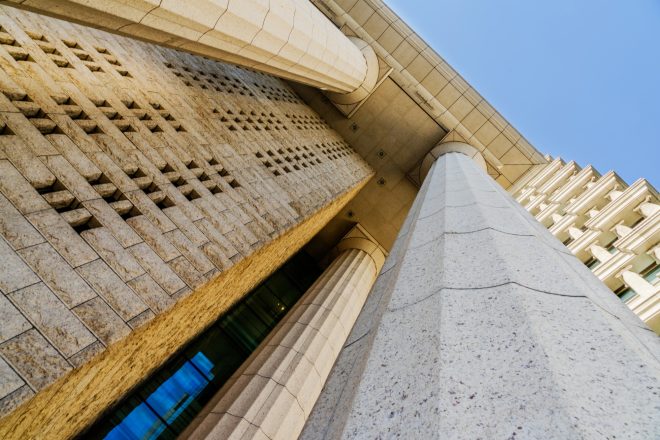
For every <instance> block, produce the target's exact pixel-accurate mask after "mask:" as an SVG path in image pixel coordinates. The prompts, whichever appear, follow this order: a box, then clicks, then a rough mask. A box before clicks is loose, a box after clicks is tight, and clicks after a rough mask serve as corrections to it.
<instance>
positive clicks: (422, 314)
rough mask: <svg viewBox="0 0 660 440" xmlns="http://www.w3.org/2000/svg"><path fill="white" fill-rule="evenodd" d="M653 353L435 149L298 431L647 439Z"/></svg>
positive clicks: (637, 332)
mask: <svg viewBox="0 0 660 440" xmlns="http://www.w3.org/2000/svg"><path fill="white" fill-rule="evenodd" d="M659 352H660V345H659V344H658V339H657V337H656V336H655V335H653V334H652V332H651V331H650V330H648V329H647V328H645V327H644V326H643V325H642V323H641V322H640V321H639V320H638V319H637V318H636V317H635V316H634V315H633V314H632V313H631V312H630V311H629V310H628V309H627V308H626V307H625V305H624V304H623V303H621V302H620V301H617V300H616V298H614V297H613V295H612V294H611V292H610V291H609V290H608V289H607V288H606V287H605V286H604V285H603V284H602V283H600V282H599V281H598V280H597V279H596V278H595V277H594V276H593V275H592V274H591V273H590V272H589V271H588V270H587V269H586V268H584V267H583V265H582V264H581V263H580V262H579V261H578V260H576V259H575V257H573V256H572V255H570V254H569V253H568V252H567V250H566V249H565V248H564V247H563V246H562V245H561V243H559V242H558V241H557V240H556V239H555V238H554V237H552V235H551V234H550V233H549V232H548V231H547V230H546V229H545V228H543V227H542V226H541V225H539V224H537V223H536V222H535V220H534V219H532V218H531V217H530V216H529V214H527V213H526V212H525V211H524V209H522V207H520V206H519V205H518V204H517V203H516V202H515V201H514V200H512V199H511V197H510V196H509V195H508V194H507V193H506V192H505V191H504V190H503V189H501V188H499V186H498V185H497V184H496V183H495V182H493V181H492V179H490V178H489V177H488V176H487V175H486V174H485V172H484V171H482V170H481V169H480V168H479V167H478V166H477V165H476V164H475V163H474V162H473V161H472V160H471V159H469V158H468V157H467V156H464V155H462V154H459V153H448V154H445V155H443V156H441V157H440V158H439V159H438V160H437V161H436V162H435V164H434V165H433V167H432V168H431V170H430V171H429V174H428V176H427V178H426V180H425V182H424V185H423V186H422V189H421V190H420V192H419V194H418V196H417V199H416V201H415V205H414V206H413V209H411V212H410V214H409V216H408V218H407V220H406V223H405V224H404V228H403V229H402V231H401V233H400V235H399V237H398V239H397V241H396V243H395V248H394V249H393V252H392V254H391V255H390V257H389V259H388V261H386V263H385V266H384V268H383V271H382V273H381V275H380V277H379V279H378V281H377V283H376V285H375V287H374V291H373V293H372V294H371V296H370V298H369V300H368V302H367V304H366V305H365V307H364V309H363V311H362V313H361V315H360V316H359V318H358V320H357V322H356V325H355V327H354V329H353V331H352V334H351V335H350V336H349V338H348V342H347V344H346V345H345V346H344V348H343V350H342V353H341V354H340V356H339V358H338V361H337V363H336V364H335V367H334V368H333V371H332V372H331V374H330V376H329V377H328V381H327V383H326V386H325V388H324V390H323V392H322V394H321V396H320V398H319V400H318V402H317V404H316V406H315V408H314V411H313V412H312V414H311V415H310V417H309V420H308V422H307V424H306V426H305V429H304V431H303V434H302V436H301V438H303V439H334V438H390V437H397V436H401V437H406V438H445V437H448V438H456V439H463V438H465V439H473V438H512V437H513V436H516V437H518V438H562V439H574V438H575V439H578V438H579V439H584V438H588V439H597V438H631V437H634V438H657V437H658V435H659V434H660V432H659V430H658V427H659V426H660V411H659V410H658V407H657V402H658V399H657V395H658V391H659V390H660V387H659V377H660V364H659V362H658V358H659V356H658V353H659Z"/></svg>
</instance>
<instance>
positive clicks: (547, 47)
mask: <svg viewBox="0 0 660 440" xmlns="http://www.w3.org/2000/svg"><path fill="white" fill-rule="evenodd" d="M385 2H386V3H387V4H388V5H389V6H390V7H391V8H392V9H393V10H394V11H395V12H396V13H397V14H399V16H401V17H402V18H403V19H404V20H405V21H406V22H407V23H408V24H409V25H410V26H411V27H412V28H413V29H414V30H415V31H416V32H417V33H418V34H419V35H420V36H421V37H422V38H423V39H424V40H426V42H427V43H428V44H429V45H430V46H432V47H433V48H434V49H435V50H436V51H437V52H438V53H439V54H440V55H441V56H442V57H443V58H444V59H445V60H447V62H448V63H449V64H450V65H452V66H453V67H454V69H456V70H457V71H458V72H459V73H460V74H461V75H462V76H463V77H464V78H465V79H466V80H467V81H468V82H469V83H470V84H471V85H472V86H473V87H474V88H475V89H477V91H478V92H479V93H480V94H481V95H482V96H483V97H484V98H486V99H487V100H488V101H489V102H490V103H491V104H492V105H493V106H494V107H495V108H496V109H497V110H498V111H499V112H500V113H501V114H502V115H503V116H504V117H505V118H506V119H507V120H508V121H509V122H510V123H511V124H512V125H513V126H514V127H516V128H517V129H518V131H520V132H521V133H522V134H523V135H524V136H525V137H526V138H527V139H528V140H529V141H530V142H531V143H532V144H533V145H534V146H535V147H536V148H537V149H538V150H539V151H541V152H542V153H549V154H551V155H553V156H555V157H556V156H561V157H562V158H564V159H566V160H567V161H568V160H575V161H576V162H578V163H579V164H580V165H582V166H585V165H587V164H588V163H591V164H593V165H594V166H595V167H596V168H597V169H598V170H599V171H600V172H601V173H605V172H606V171H608V170H610V169H614V170H615V171H616V172H617V173H619V175H620V176H621V177H623V179H624V180H626V181H627V182H628V183H632V182H633V181H635V180H636V179H638V178H639V177H646V178H647V179H648V180H649V181H651V183H653V185H654V186H655V187H656V188H657V189H660V1H658V0H552V1H550V0H546V1H540V0H385Z"/></svg>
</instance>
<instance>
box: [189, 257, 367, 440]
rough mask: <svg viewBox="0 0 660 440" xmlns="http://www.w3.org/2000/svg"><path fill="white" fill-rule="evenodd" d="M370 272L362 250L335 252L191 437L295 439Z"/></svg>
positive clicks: (359, 302)
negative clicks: (327, 265) (330, 260)
mask: <svg viewBox="0 0 660 440" xmlns="http://www.w3.org/2000/svg"><path fill="white" fill-rule="evenodd" d="M376 271H377V268H376V265H375V264H374V261H373V259H372V257H371V256H370V255H369V254H367V253H366V252H364V251H362V250H358V249H347V250H345V251H343V252H341V253H340V254H339V256H338V257H337V258H336V259H335V260H334V261H333V262H332V264H331V265H330V266H329V267H328V268H327V269H326V270H325V271H324V273H323V274H322V275H321V277H320V278H319V279H318V280H317V281H316V282H315V283H314V284H313V285H312V287H310V289H309V290H308V291H307V292H306V293H305V295H304V296H303V298H301V300H300V302H299V303H298V304H297V305H296V307H295V308H294V309H293V310H292V311H291V312H290V313H289V314H288V315H287V316H286V317H285V319H284V320H283V323H282V324H281V325H280V326H278V327H277V328H276V330H275V331H274V332H273V335H272V337H270V338H269V339H268V340H267V341H266V342H265V343H264V345H263V346H262V347H260V349H259V350H260V351H259V353H258V354H257V355H256V356H255V357H253V358H252V359H251V360H250V361H248V362H249V364H248V365H247V366H246V367H245V369H244V370H243V371H242V372H241V375H240V376H239V377H238V378H237V379H236V380H235V381H234V382H233V383H232V384H231V385H230V386H229V388H228V389H227V390H224V391H223V393H224V394H223V396H222V397H221V398H220V400H219V401H218V402H217V404H215V406H214V408H213V409H212V410H211V411H210V413H208V414H207V415H205V416H204V419H203V420H202V421H201V422H200V424H199V426H198V427H197V428H196V429H195V431H194V432H193V433H192V434H191V436H190V438H195V439H199V438H207V437H208V438H211V437H212V438H227V439H230V438H231V439H233V438H241V439H247V438H269V439H271V440H274V439H291V438H296V437H297V436H298V434H299V433H300V431H301V430H302V428H303V426H304V423H305V420H306V418H307V416H308V415H309V413H310V412H311V411H312V408H313V406H314V403H315V401H316V398H317V397H318V395H319V394H320V392H321V389H322V387H323V384H324V382H325V379H326V377H327V376H328V374H329V373H330V370H331V368H332V365H333V363H334V361H335V359H336V357H337V355H338V354H339V351H340V350H341V347H342V345H343V342H344V341H345V340H346V337H347V336H348V332H349V331H350V329H351V327H352V326H353V323H354V322H355V319H356V318H357V315H358V314H359V312H360V309H361V307H362V305H363V303H364V300H365V299H366V297H367V295H368V293H369V290H370V289H371V286H372V284H373V281H374V280H375V277H376V274H377V272H376Z"/></svg>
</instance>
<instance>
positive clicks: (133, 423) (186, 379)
mask: <svg viewBox="0 0 660 440" xmlns="http://www.w3.org/2000/svg"><path fill="white" fill-rule="evenodd" d="M193 364H194V365H193ZM213 366H214V365H213V362H211V361H210V360H209V359H208V358H207V357H206V356H205V355H204V353H202V352H198V353H197V354H196V355H195V356H193V358H192V359H191V360H190V361H186V362H185V363H184V364H183V365H182V366H181V368H179V369H178V370H177V371H176V372H175V373H174V374H172V376H170V377H169V378H168V379H167V380H166V381H165V382H163V383H162V384H161V385H160V386H159V387H158V388H157V389H156V390H155V391H154V392H153V393H151V395H150V396H149V397H148V398H147V399H146V404H145V403H142V404H140V405H138V406H137V407H135V409H133V411H131V413H130V414H129V415H128V416H127V417H126V418H124V420H122V422H121V423H120V424H119V425H117V426H116V427H115V428H114V429H113V430H112V431H110V432H109V433H108V435H107V436H106V437H105V438H106V439H140V440H142V439H155V438H158V436H159V435H160V434H161V433H162V432H163V430H165V429H166V425H165V423H163V421H165V422H166V423H167V424H172V423H173V422H174V421H175V420H176V418H177V417H179V415H180V414H181V413H182V412H183V411H184V410H185V409H186V408H187V407H188V406H189V405H190V403H191V402H193V400H194V399H195V397H197V395H199V393H201V392H202V390H204V388H205V387H206V386H207V385H208V384H209V380H211V379H213V373H212V372H211V370H212V369H213Z"/></svg>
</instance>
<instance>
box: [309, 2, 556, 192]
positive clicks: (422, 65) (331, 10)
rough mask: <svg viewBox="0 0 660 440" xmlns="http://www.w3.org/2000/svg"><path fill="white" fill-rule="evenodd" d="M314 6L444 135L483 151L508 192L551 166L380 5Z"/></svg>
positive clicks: (325, 4) (369, 3) (388, 10)
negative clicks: (372, 55) (364, 49)
mask: <svg viewBox="0 0 660 440" xmlns="http://www.w3.org/2000/svg"><path fill="white" fill-rule="evenodd" d="M312 2H313V3H314V4H315V5H316V6H317V7H318V8H319V10H321V12H323V13H324V14H325V15H326V16H327V17H328V18H330V19H331V20H332V21H333V22H334V23H335V24H336V25H337V26H338V27H340V28H341V29H342V31H344V33H346V34H349V35H356V36H358V37H359V38H362V39H363V40H365V41H367V42H368V43H369V44H370V45H371V46H372V47H373V48H374V50H375V51H376V53H377V54H378V55H379V57H381V58H382V59H384V60H385V61H386V62H387V63H388V64H389V65H390V66H392V68H393V72H392V74H391V75H390V78H391V79H392V80H393V81H394V82H395V83H396V84H398V85H399V86H400V87H401V88H402V89H403V90H405V92H406V93H407V94H408V95H409V96H410V97H411V98H412V99H413V100H414V102H415V103H416V105H417V106H418V107H419V108H420V109H421V110H422V111H424V112H425V113H427V114H428V115H429V117H430V118H431V119H433V120H435V121H436V122H437V123H438V124H439V125H440V126H441V127H443V129H444V130H445V131H451V130H454V131H456V132H457V133H458V134H460V135H461V136H462V137H463V138H465V139H466V140H467V141H468V142H469V143H470V144H472V145H474V146H475V147H476V148H478V149H479V150H480V151H481V152H482V154H483V155H484V157H485V158H486V161H487V162H488V164H489V169H488V171H489V174H491V175H492V176H493V177H494V178H495V179H496V180H497V181H498V183H500V184H501V185H502V186H503V187H504V188H508V187H510V186H511V185H512V184H513V183H514V182H515V181H516V180H517V179H518V178H520V177H521V176H522V175H523V174H524V173H525V172H526V171H527V170H528V169H529V168H530V167H531V166H532V165H534V164H543V163H547V160H546V159H545V158H544V157H543V155H541V154H540V153H539V152H538V151H537V150H536V149H535V148H534V147H533V146H532V145H531V144H530V143H529V142H528V141H527V140H526V139H525V138H524V137H523V136H521V135H520V133H518V131H517V130H516V129H515V128H514V127H513V126H511V125H510V124H509V123H508V122H507V121H506V120H505V119H504V118H503V117H502V116H501V115H500V114H499V113H498V112H497V111H495V109H494V108H493V107H492V106H491V105H490V104H488V102H486V100H484V99H483V98H482V97H481V95H479V94H478V93H477V92H476V90H474V88H472V87H471V86H470V85H469V84H468V83H467V82H466V81H465V80H464V79H463V78H462V77H461V76H460V75H459V74H458V73H457V72H456V71H454V70H453V69H452V68H451V67H450V66H449V64H447V62H445V61H444V60H443V59H442V58H441V57H440V56H439V55H438V54H437V53H436V52H435V51H434V50H433V49H432V48H431V47H429V46H428V45H427V44H426V43H425V42H424V41H423V40H422V39H421V38H420V37H419V36H418V35H417V34H416V33H415V32H414V31H413V30H412V29H411V28H410V27H409V26H408V25H407V24H406V23H405V22H403V21H402V20H401V19H400V18H399V17H398V16H397V15H396V14H395V13H394V12H393V11H392V10H391V9H389V7H388V6H387V5H385V4H384V3H383V2H382V1H381V0H312ZM369 99H371V98H369ZM365 105H366V104H365ZM401 148H404V147H403V146H401Z"/></svg>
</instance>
